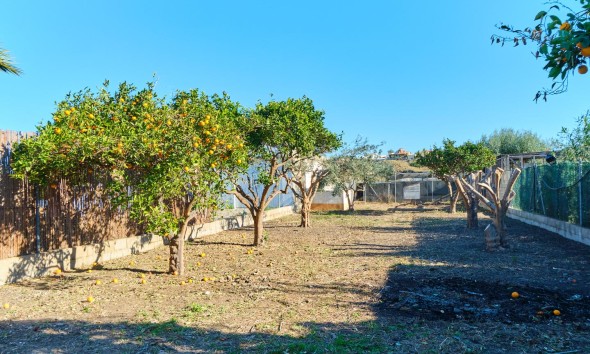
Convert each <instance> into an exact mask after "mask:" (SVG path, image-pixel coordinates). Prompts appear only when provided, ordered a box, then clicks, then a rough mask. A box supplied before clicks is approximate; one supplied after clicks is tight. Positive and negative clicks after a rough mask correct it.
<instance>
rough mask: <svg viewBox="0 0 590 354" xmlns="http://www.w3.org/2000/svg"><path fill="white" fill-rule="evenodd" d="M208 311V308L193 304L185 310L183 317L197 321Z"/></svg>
mask: <svg viewBox="0 0 590 354" xmlns="http://www.w3.org/2000/svg"><path fill="white" fill-rule="evenodd" d="M207 310H208V307H207V306H205V305H201V304H197V303H196V302H193V303H191V304H190V305H188V306H187V307H186V308H185V310H184V313H183V314H182V317H184V318H188V319H192V320H195V319H196V318H197V317H198V316H199V315H200V314H202V313H204V312H205V311H207Z"/></svg>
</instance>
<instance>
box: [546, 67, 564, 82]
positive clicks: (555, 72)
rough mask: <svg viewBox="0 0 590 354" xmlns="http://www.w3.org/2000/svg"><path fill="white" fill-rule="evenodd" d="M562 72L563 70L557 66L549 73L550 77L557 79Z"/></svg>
mask: <svg viewBox="0 0 590 354" xmlns="http://www.w3.org/2000/svg"><path fill="white" fill-rule="evenodd" d="M560 72H561V68H560V67H559V66H555V67H553V68H552V69H551V71H549V77H550V78H552V79H555V78H556V77H557V76H558V75H559V73H560Z"/></svg>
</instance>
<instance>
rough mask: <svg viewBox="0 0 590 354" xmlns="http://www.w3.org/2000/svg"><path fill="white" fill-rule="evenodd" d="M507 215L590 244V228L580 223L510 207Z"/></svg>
mask: <svg viewBox="0 0 590 354" xmlns="http://www.w3.org/2000/svg"><path fill="white" fill-rule="evenodd" d="M507 216H508V217H509V218H512V219H516V220H519V221H522V222H524V223H525V224H529V225H534V226H538V227H540V228H542V229H545V230H548V231H551V232H555V233H556V234H559V235H561V236H563V237H565V238H568V239H570V240H574V241H578V242H581V243H583V244H585V245H588V246H590V229H587V228H584V227H581V226H579V225H574V224H570V223H568V222H565V221H561V220H557V219H553V218H550V217H547V216H544V215H539V214H533V213H529V212H526V211H522V210H517V209H508V213H507Z"/></svg>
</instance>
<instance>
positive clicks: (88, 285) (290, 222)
mask: <svg viewBox="0 0 590 354" xmlns="http://www.w3.org/2000/svg"><path fill="white" fill-rule="evenodd" d="M358 207H359V210H358V211H357V212H355V213H354V214H351V213H345V212H322V213H315V214H314V215H313V220H312V221H313V227H312V228H310V229H301V228H298V227H297V224H298V218H297V216H292V217H287V218H283V219H280V220H276V221H273V222H270V223H268V224H267V228H266V231H267V234H266V238H267V242H266V245H264V246H262V247H258V248H252V247H251V246H250V243H251V241H252V230H251V229H243V230H234V231H227V232H223V233H220V234H217V235H212V236H207V237H205V238H204V239H203V240H201V241H199V242H195V243H191V244H189V245H188V247H187V253H188V257H187V259H188V262H187V269H188V274H187V275H186V276H182V277H180V276H173V275H168V274H165V273H164V271H165V270H166V269H167V261H166V260H167V249H166V248H160V249H157V250H153V251H150V252H148V253H145V254H140V255H134V256H130V257H126V258H122V259H118V260H115V261H110V262H106V263H104V264H98V265H96V266H95V267H94V268H93V269H91V270H89V269H80V270H77V271H72V272H66V273H64V274H61V275H55V276H51V277H46V278H42V279H35V280H30V281H26V282H22V283H19V284H12V285H5V286H1V287H0V303H1V304H8V305H9V307H8V308H7V309H6V308H4V309H3V308H0V353H31V352H36V353H45V352H55V353H104V352H111V353H118V352H128V353H138V352H141V353H144V352H145V353H152V352H153V353H162V352H164V353H165V352H183V353H200V352H236V353H237V352H248V351H250V352H261V353H324V352H332V353H342V352H350V353H365V352H374V353H387V352H400V353H590V247H588V246H584V245H582V244H579V243H575V242H572V241H569V240H566V239H564V238H562V237H559V236H557V235H555V234H552V233H549V232H547V231H544V230H541V229H538V228H535V227H531V226H528V225H525V224H523V223H520V222H516V221H512V220H511V221H509V223H508V227H509V235H510V236H509V241H510V243H511V247H510V248H509V249H507V250H503V251H498V252H493V253H489V252H486V251H485V247H484V240H483V228H484V227H485V225H486V224H487V223H488V222H489V220H487V218H486V217H484V216H482V215H480V216H481V219H480V225H481V226H480V228H479V229H478V230H467V229H466V228H465V214H462V213H459V214H456V215H450V214H447V213H444V212H442V211H435V210H428V208H427V209H423V210H420V211H418V210H412V208H406V207H404V206H398V207H397V208H394V206H393V205H391V204H389V205H385V204H365V205H363V204H360V205H358ZM114 279H117V281H116V282H114ZM97 281H99V282H98V283H97ZM513 292H518V294H519V296H518V297H517V298H513V297H512V293H513ZM89 296H91V297H92V298H93V299H94V301H93V302H88V297H89ZM554 310H559V312H560V314H559V315H555V314H554Z"/></svg>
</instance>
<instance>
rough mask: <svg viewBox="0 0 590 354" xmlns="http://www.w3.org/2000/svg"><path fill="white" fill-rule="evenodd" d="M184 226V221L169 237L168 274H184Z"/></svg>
mask: <svg viewBox="0 0 590 354" xmlns="http://www.w3.org/2000/svg"><path fill="white" fill-rule="evenodd" d="M186 227H187V225H186V222H185V223H183V224H182V226H181V227H180V231H179V232H178V233H177V234H176V235H174V236H173V237H172V238H171V239H170V245H169V248H170V258H169V262H168V272H169V273H170V274H178V275H183V274H184V233H185V232H186Z"/></svg>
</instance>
